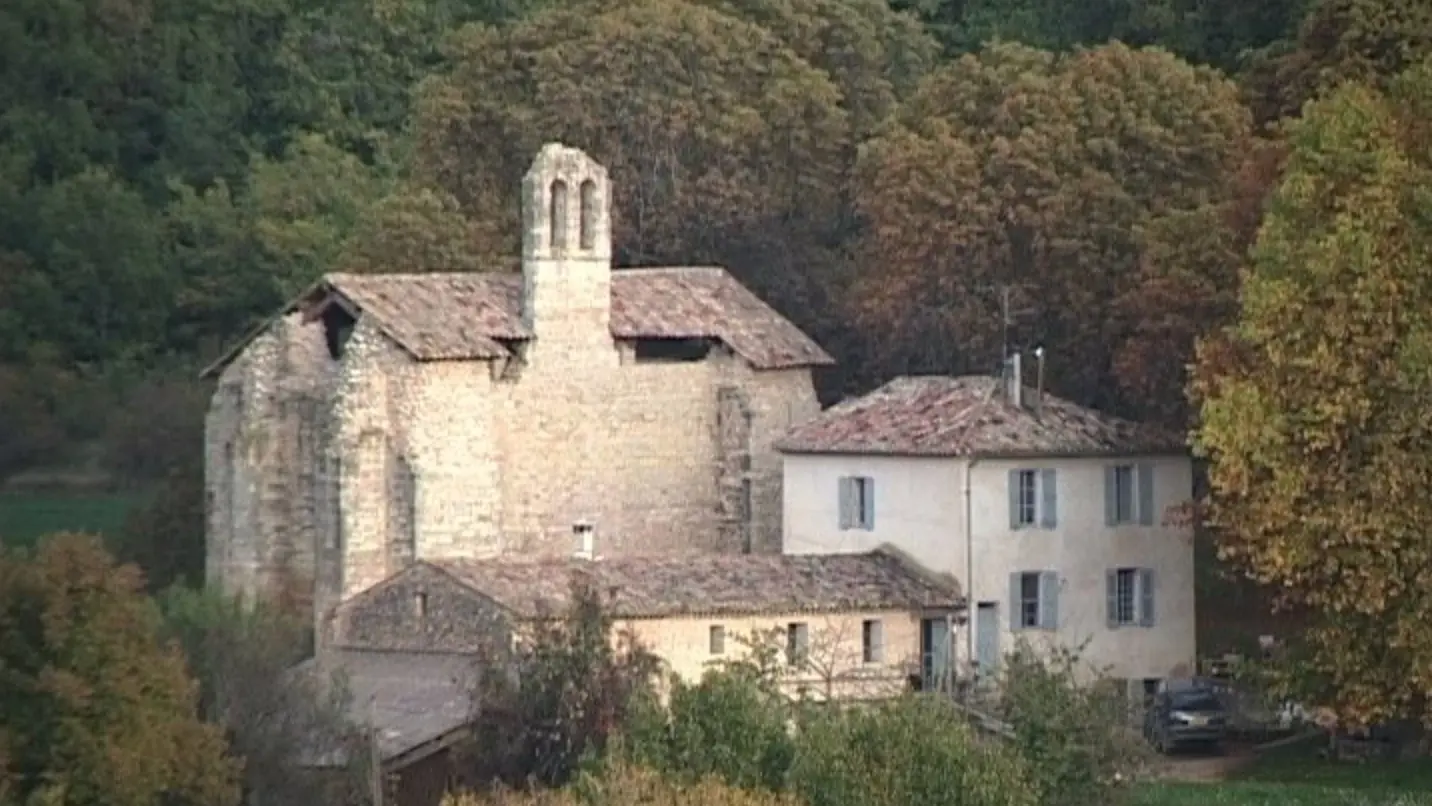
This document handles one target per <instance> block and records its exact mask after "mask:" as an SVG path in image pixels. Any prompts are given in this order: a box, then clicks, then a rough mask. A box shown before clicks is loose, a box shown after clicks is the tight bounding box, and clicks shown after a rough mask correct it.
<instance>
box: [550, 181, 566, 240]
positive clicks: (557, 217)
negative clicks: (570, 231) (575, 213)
mask: <svg viewBox="0 0 1432 806" xmlns="http://www.w3.org/2000/svg"><path fill="white" fill-rule="evenodd" d="M551 196H552V201H551V204H552V209H551V210H550V211H549V215H550V216H551V217H550V218H549V219H548V221H549V230H550V232H551V245H552V247H553V248H554V249H561V248H563V247H565V246H566V245H567V183H566V182H563V181H562V180H560V179H558V180H557V181H555V182H553V183H552V192H551Z"/></svg>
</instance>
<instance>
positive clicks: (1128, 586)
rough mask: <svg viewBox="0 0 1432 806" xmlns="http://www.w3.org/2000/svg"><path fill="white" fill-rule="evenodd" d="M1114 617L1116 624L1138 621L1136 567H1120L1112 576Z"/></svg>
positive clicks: (1137, 578)
mask: <svg viewBox="0 0 1432 806" xmlns="http://www.w3.org/2000/svg"><path fill="white" fill-rule="evenodd" d="M1114 583H1115V584H1114V617H1113V621H1114V623H1115V624H1116V625H1118V626H1121V627H1122V626H1125V625H1130V624H1137V623H1138V622H1139V618H1138V611H1139V601H1140V599H1139V571H1138V569H1136V568H1120V569H1118V571H1116V572H1115V576H1114Z"/></svg>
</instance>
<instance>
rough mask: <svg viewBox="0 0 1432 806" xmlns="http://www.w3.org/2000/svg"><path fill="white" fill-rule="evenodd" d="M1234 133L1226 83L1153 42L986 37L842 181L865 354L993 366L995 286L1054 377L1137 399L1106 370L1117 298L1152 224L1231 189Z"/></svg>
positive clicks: (1078, 392)
mask: <svg viewBox="0 0 1432 806" xmlns="http://www.w3.org/2000/svg"><path fill="white" fill-rule="evenodd" d="M1248 128H1249V127H1248V120H1247V114H1246V113H1245V112H1244V111H1243V109H1242V107H1240V106H1239V104H1238V97H1237V91H1236V88H1235V87H1234V86H1233V85H1232V84H1231V83H1229V82H1228V81H1227V80H1226V79H1224V78H1223V77H1221V76H1220V75H1218V74H1216V73H1214V72H1213V71H1210V70H1207V69H1202V68H1194V67H1191V66H1189V65H1188V64H1186V63H1183V62H1181V61H1179V60H1178V59H1177V58H1175V57H1173V56H1171V55H1169V54H1168V53H1165V52H1161V51H1156V50H1133V49H1130V48H1128V47H1125V46H1123V45H1119V44H1114V45H1108V46H1105V47H1100V48H1097V49H1094V50H1089V51H1080V52H1077V53H1074V54H1072V55H1067V56H1057V55H1053V54H1049V53H1045V52H1042V51H1037V50H1032V49H1030V48H1027V47H1022V46H1017V45H993V46H990V47H988V48H986V49H984V50H982V51H981V52H980V53H979V54H977V55H970V56H966V57H964V58H962V59H960V60H959V61H957V62H955V63H954V64H951V65H949V66H948V67H946V68H944V69H942V70H940V71H939V72H937V73H935V74H934V75H932V76H931V77H930V78H928V79H927V80H926V81H925V83H924V84H922V86H921V88H920V89H919V90H918V91H917V92H916V93H915V95H914V96H913V97H912V98H911V99H910V100H909V101H908V102H907V103H906V104H905V105H904V106H903V107H902V108H901V110H900V112H899V114H898V116H897V117H896V119H895V120H894V121H893V122H892V125H891V127H890V129H889V130H888V131H887V132H885V133H884V134H882V135H881V136H880V137H878V138H876V139H874V140H872V141H871V142H869V143H867V144H866V146H865V147H864V149H863V151H862V154H861V159H860V162H859V166H858V171H857V174H856V187H857V194H858V195H857V201H858V204H859V209H860V211H861V213H862V214H863V218H864V222H865V233H864V236H863V238H862V241H861V243H860V245H859V250H858V253H859V255H860V256H861V258H863V259H862V260H860V261H859V266H860V269H859V274H858V279H857V281H856V282H855V284H854V293H853V294H852V295H851V304H852V307H853V308H854V310H855V312H856V315H857V316H858V318H859V321H860V322H862V323H863V324H864V325H865V326H866V327H867V328H869V330H870V334H871V338H872V340H873V341H875V342H877V343H879V344H880V345H881V350H880V352H879V354H878V355H877V359H878V360H879V361H881V363H883V364H884V365H885V368H886V369H887V371H891V372H896V371H905V372H955V373H963V372H985V371H988V370H990V369H993V368H994V367H996V366H997V365H998V361H999V353H1000V337H1001V331H1000V326H999V311H1000V306H999V301H998V299H999V297H998V289H997V286H999V285H1004V284H1008V285H1011V286H1015V287H1016V288H1017V290H1019V291H1020V293H1017V294H1015V295H1014V307H1015V309H1016V310H1021V309H1022V310H1023V311H1024V312H1025V315H1024V316H1022V317H1020V318H1019V323H1020V327H1019V329H1018V330H1017V331H1016V332H1015V333H1014V334H1013V335H1014V338H1015V339H1017V340H1018V341H1019V342H1023V343H1025V344H1032V343H1039V344H1042V345H1043V346H1044V348H1045V350H1046V354H1047V355H1048V356H1049V378H1048V379H1049V382H1050V384H1051V385H1052V386H1053V387H1055V388H1056V389H1058V390H1059V391H1060V392H1061V393H1063V394H1065V395H1067V396H1069V397H1071V398H1074V399H1076V400H1079V401H1081V402H1083V403H1086V404H1093V405H1099V406H1104V407H1111V408H1116V409H1118V408H1134V407H1133V406H1130V405H1128V404H1129V403H1130V402H1131V401H1127V400H1124V399H1121V395H1120V394H1119V388H1120V387H1119V385H1118V384H1117V383H1116V382H1115V379H1114V373H1115V369H1114V356H1115V352H1116V349H1117V347H1118V345H1119V344H1120V343H1121V342H1122V341H1123V340H1124V339H1125V338H1127V336H1128V335H1129V333H1130V332H1132V331H1133V329H1134V324H1133V323H1131V322H1128V321H1125V319H1124V318H1123V317H1121V316H1119V315H1118V313H1119V311H1118V308H1117V305H1116V300H1118V299H1119V298H1120V297H1121V296H1123V295H1124V294H1125V293H1127V292H1128V291H1129V290H1130V289H1132V288H1134V287H1135V286H1136V285H1137V283H1138V282H1139V267H1140V263H1141V260H1142V256H1143V253H1144V251H1145V249H1146V244H1145V243H1144V233H1145V232H1146V231H1148V228H1149V227H1150V226H1151V225H1152V224H1153V223H1154V222H1157V221H1159V220H1160V219H1162V218H1165V217H1176V216H1186V215H1189V214H1190V213H1191V212H1192V211H1197V210H1199V209H1200V208H1202V207H1203V206H1204V205H1207V204H1210V203H1212V202H1216V201H1219V200H1221V199H1222V198H1223V197H1224V196H1225V195H1226V194H1227V192H1228V190H1227V188H1228V184H1229V183H1228V177H1229V175H1230V173H1231V171H1232V170H1233V169H1234V167H1235V166H1236V165H1237V159H1238V157H1239V156H1240V152H1241V151H1242V150H1243V149H1244V147H1245V146H1246V144H1247V142H1248ZM1140 314H1141V315H1142V316H1144V317H1148V318H1156V317H1159V316H1161V315H1162V312H1161V311H1158V310H1150V311H1141V312H1140ZM1173 360H1177V358H1174V359H1173ZM1132 402H1140V401H1132Z"/></svg>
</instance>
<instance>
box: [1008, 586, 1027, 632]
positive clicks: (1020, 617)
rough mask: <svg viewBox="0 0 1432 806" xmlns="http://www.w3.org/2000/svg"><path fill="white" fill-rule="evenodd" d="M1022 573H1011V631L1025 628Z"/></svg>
mask: <svg viewBox="0 0 1432 806" xmlns="http://www.w3.org/2000/svg"><path fill="white" fill-rule="evenodd" d="M1019 577H1020V574H1019V573H1018V572H1015V573H1013V574H1010V575H1009V629H1010V631H1011V632H1013V631H1016V630H1022V629H1024V601H1023V600H1022V599H1020V596H1019V594H1020V584H1019Z"/></svg>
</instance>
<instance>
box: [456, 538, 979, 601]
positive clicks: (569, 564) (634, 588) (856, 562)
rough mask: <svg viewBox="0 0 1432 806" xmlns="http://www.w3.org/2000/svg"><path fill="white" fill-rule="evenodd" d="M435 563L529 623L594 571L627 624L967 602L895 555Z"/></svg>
mask: <svg viewBox="0 0 1432 806" xmlns="http://www.w3.org/2000/svg"><path fill="white" fill-rule="evenodd" d="M598 554H599V555H600V551H599V552H598ZM431 562H432V564H433V565H434V566H436V567H438V568H441V569H443V570H445V571H447V572H448V573H449V574H452V575H453V576H454V577H456V578H457V579H458V580H459V581H460V582H462V583H463V584H464V585H467V586H468V587H470V588H472V589H473V590H476V591H478V592H479V593H482V594H483V595H485V596H488V597H490V598H492V599H493V600H495V601H497V602H499V603H500V604H502V605H503V606H504V607H507V608H508V609H510V610H512V611H513V612H514V613H517V614H519V615H521V616H523V617H528V618H531V617H537V616H544V615H553V614H559V613H561V612H562V610H563V609H564V608H565V607H566V605H567V604H568V599H569V593H570V590H571V580H572V574H573V573H586V574H590V575H591V577H590V578H591V579H592V581H593V583H594V584H595V585H596V586H597V589H598V591H599V592H601V593H602V594H603V595H604V596H605V595H608V594H614V598H613V599H612V600H611V608H612V611H611V612H612V615H614V616H617V617H623V618H658V617H662V616H675V615H698V614H700V615H739V614H758V613H772V614H776V613H804V612H840V611H852V610H905V609H913V608H925V607H928V608H951V607H957V606H959V605H961V604H962V602H963V600H962V599H961V597H960V593H959V586H958V585H957V584H956V583H955V582H954V580H953V579H950V578H946V577H943V576H940V575H937V574H934V573H931V572H929V571H926V570H925V569H923V568H920V567H919V566H917V565H915V564H913V562H912V561H910V560H908V559H907V558H905V557H904V556H903V555H901V554H899V553H898V552H894V551H890V550H878V551H874V552H869V553H863V554H819V555H779V554H775V555H772V554H683V555H667V556H646V557H640V556H628V557H616V558H612V559H597V560H581V559H576V558H556V559H548V560H537V559H493V560H443V561H431Z"/></svg>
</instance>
